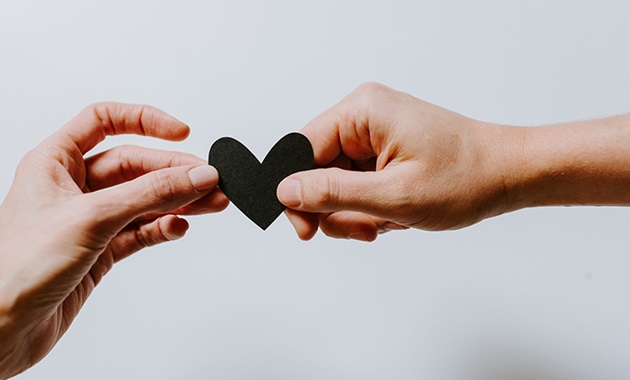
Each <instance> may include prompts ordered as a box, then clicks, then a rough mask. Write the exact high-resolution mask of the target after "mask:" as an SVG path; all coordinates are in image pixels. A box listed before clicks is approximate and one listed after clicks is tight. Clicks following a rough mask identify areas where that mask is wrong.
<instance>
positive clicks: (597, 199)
mask: <svg viewBox="0 0 630 380" xmlns="http://www.w3.org/2000/svg"><path fill="white" fill-rule="evenodd" d="M510 134H512V136H513V141H512V142H511V143H506V144H505V149H509V150H510V153H509V154H507V155H506V157H508V158H507V159H506V162H509V163H510V164H508V165H506V166H505V169H504V177H505V186H506V189H507V193H508V194H509V195H508V198H509V202H510V204H511V205H512V206H513V207H512V208H513V209H517V208H522V207H534V206H554V205H567V206H568V205H630V115H623V116H615V117H610V118H605V119H598V120H589V121H581V122H571V123H566V124H559V125H553V126H545V127H537V128H512V130H511V132H510Z"/></svg>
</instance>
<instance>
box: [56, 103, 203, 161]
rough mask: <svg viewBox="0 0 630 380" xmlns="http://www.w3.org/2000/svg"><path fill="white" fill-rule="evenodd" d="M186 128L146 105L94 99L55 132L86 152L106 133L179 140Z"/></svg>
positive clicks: (82, 151)
mask: <svg viewBox="0 0 630 380" xmlns="http://www.w3.org/2000/svg"><path fill="white" fill-rule="evenodd" d="M189 133H190V128H189V127H188V126H187V125H186V124H184V123H182V122H181V121H179V120H177V119H175V118H174V117H172V116H170V115H168V114H166V113H164V112H162V111H160V110H158V109H157V108H154V107H151V106H147V105H136V104H123V103H96V104H93V105H91V106H88V107H86V108H85V109H84V110H83V111H82V112H81V113H79V114H78V115H77V116H75V117H74V118H73V119H72V120H70V121H69V122H68V123H67V124H66V125H65V126H63V128H61V129H60V130H59V131H58V132H57V133H56V134H57V135H58V136H61V137H64V138H68V139H70V140H71V141H72V142H74V144H76V146H77V147H78V148H79V150H80V151H81V153H82V154H85V153H87V152H88V151H90V150H91V149H92V148H94V147H95V146H96V145H97V144H98V143H100V142H101V141H103V140H104V139H105V137H107V136H113V135H122V134H136V135H142V136H151V137H157V138H160V139H164V140H170V141H181V140H184V139H185V138H186V137H188V134H189Z"/></svg>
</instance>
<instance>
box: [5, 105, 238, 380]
mask: <svg viewBox="0 0 630 380" xmlns="http://www.w3.org/2000/svg"><path fill="white" fill-rule="evenodd" d="M123 133H135V134H144V135H147V136H153V137H158V138H162V139H166V140H173V141H178V140H183V139H184V138H186V137H187V136H188V133H189V128H188V127H187V126H186V125H184V124H183V123H181V122H179V121H177V120H175V119H173V118H172V117H170V116H168V115H166V114H164V113H162V112H160V111H158V110H156V109H154V108H151V107H145V106H131V105H122V104H97V105H94V106H92V107H89V108H87V109H86V110H85V111H83V112H82V113H81V114H79V115H78V116H77V117H76V118H74V119H73V120H72V121H70V122H69V123H68V124H67V125H66V126H65V127H63V128H62V129H61V130H59V131H58V132H57V133H56V134H54V135H53V136H51V137H49V138H48V139H46V140H45V141H44V142H43V143H41V144H40V145H39V146H38V147H37V148H35V149H34V150H33V151H31V152H30V153H28V154H27V155H26V156H25V157H24V159H23V160H22V161H21V163H20V165H19V167H18V169H17V173H16V176H15V181H14V183H13V185H12V187H11V190H10V192H9V194H8V196H7V197H6V199H5V201H4V203H3V204H2V207H0V379H5V378H7V377H9V376H13V375H15V374H17V373H20V372H22V371H24V370H25V369H27V368H28V367H30V366H32V365H34V364H35V363H37V362H38V361H39V360H40V359H42V358H43V357H44V356H45V355H46V354H47V353H48V351H50V349H51V348H52V347H53V346H54V345H55V344H56V343H57V341H58V340H59V339H60V338H61V336H62V335H63V334H64V332H65V331H66V330H67V329H68V327H69V326H70V324H71V323H72V321H73V319H74V317H75V316H76V315H77V313H78V312H79V310H80V309H81V307H82V306H83V304H84V303H85V301H86V300H87V298H88V296H89V295H90V293H91V292H92V290H93V289H94V287H95V286H96V285H97V284H98V283H99V282H100V281H101V279H102V278H103V276H104V275H105V273H107V271H109V270H110V269H111V268H112V266H113V265H114V263H115V262H117V261H119V260H122V259H123V258H125V257H127V256H129V255H131V254H132V253H134V252H136V251H138V250H140V249H142V248H144V247H146V246H150V245H154V244H158V243H162V242H166V241H169V240H175V239H178V238H180V237H182V236H183V235H184V234H185V233H186V230H187V228H188V224H187V222H186V221H185V220H184V219H181V218H179V217H178V216H177V215H186V214H198V213H206V212H215V211H220V210H222V209H224V208H225V207H226V206H227V204H228V200H227V198H226V197H225V195H223V194H222V193H221V192H220V191H218V190H214V189H215V186H216V185H217V182H218V176H217V172H216V170H215V169H214V168H212V167H211V166H208V165H206V163H205V160H203V159H200V158H198V157H195V156H192V155H189V154H183V153H175V152H166V151H156V150H150V149H144V148H140V147H134V146H123V147H119V148H114V149H111V150H108V151H105V152H103V153H101V154H97V155H95V156H92V157H89V158H86V159H84V155H85V154H86V153H87V152H88V151H90V150H91V149H92V148H93V147H94V146H95V145H96V144H98V143H99V142H100V141H101V140H103V139H104V138H105V137H106V136H108V135H116V134H123ZM116 185H119V186H116Z"/></svg>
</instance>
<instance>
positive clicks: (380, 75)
mask: <svg viewBox="0 0 630 380" xmlns="http://www.w3.org/2000/svg"><path fill="white" fill-rule="evenodd" d="M629 13H630V7H629V6H628V5H627V2H625V1H617V2H614V1H597V2H588V1H549V0H545V1H540V0H533V1H527V2H525V1H480V2H472V1H465V0H459V1H455V0H451V1H443V0H442V1H432V2H428V1H391V0H390V1H386V2H385V1H383V2H376V1H352V2H350V1H348V2H341V1H322V0H320V1H309V2H296V1H241V2H209V1H208V2H202V1H177V2H175V1H171V2H169V1H148V0H147V1H135V2H131V1H120V0H115V1H101V2H91V1H54V2H52V1H3V2H2V3H1V4H0V52H1V53H0V54H1V56H0V86H1V90H0V104H1V109H2V112H0V126H1V128H2V131H3V132H4V133H3V136H2V138H1V139H0V159H1V160H2V170H1V171H0V192H1V194H2V195H4V194H6V192H7V190H8V188H9V186H10V183H11V180H12V176H13V171H14V168H15V166H16V164H17V162H18V160H19V159H20V157H21V156H22V155H23V154H24V153H25V152H26V151H27V150H28V149H30V148H31V147H33V146H34V145H36V144H37V143H38V142H39V141H40V140H41V139H43V138H44V137H45V136H47V135H49V134H51V133H52V132H54V131H55V130H56V129H57V128H59V127H60V126H61V125H63V124H64V123H65V122H66V121H67V120H68V119H70V118H71V117H72V116H73V115H75V114H76V113H77V112H79V111H80V110H81V109H82V108H83V107H84V106H86V105H87V104H89V103H92V102H95V101H101V100H116V101H122V102H134V103H147V104H152V105H155V106H157V107H160V108H162V109H163V110H165V111H167V112H169V113H171V114H173V115H174V116H176V117H178V118H180V119H181V120H183V121H185V122H186V123H188V124H189V125H191V127H192V129H193V130H192V134H191V136H190V138H189V139H188V140H187V141H186V142H183V143H163V142H159V141H155V140H150V139H142V138H138V137H115V138H110V139H108V140H107V142H106V143H104V144H103V145H101V146H99V150H103V149H106V148H107V147H112V146H115V145H118V144H123V143H133V144H141V145H145V146H150V147H158V148H165V149H174V150H182V151H187V152H192V153H195V154H197V155H199V156H201V157H205V155H206V154H207V150H208V148H209V146H210V145H211V143H212V142H213V141H214V140H216V139H217V138H219V137H222V136H225V135H231V136H234V137H236V138H238V139H240V140H242V141H243V142H244V143H245V144H246V145H248V146H249V147H250V148H251V149H252V151H253V152H254V153H255V154H256V155H258V157H259V158H262V157H263V156H264V155H265V154H266V152H267V150H268V149H269V148H270V147H271V146H272V145H273V144H274V143H275V141H276V140H277V139H278V138H280V137H281V136H282V135H284V134H285V133H287V132H289V131H294V130H299V129H300V128H301V127H302V126H303V125H304V124H305V123H306V122H308V120H310V119H311V118H312V117H314V116H315V115H317V114H318V113H320V112H321V111H323V110H324V109H326V108H328V107H329V106H331V105H332V104H334V103H336V102H337V101H338V100H339V99H341V98H342V97H343V96H344V95H345V94H347V93H349V92H350V91H351V90H352V89H353V88H355V87H356V86H357V85H359V84H360V83H362V82H364V81H367V80H375V81H379V82H382V83H384V84H387V85H389V86H391V87H394V88H396V89H399V90H404V91H407V92H409V93H412V94H414V95H415V96H417V97H420V98H423V99H426V100H428V101H431V102H433V103H437V104H439V105H442V106H444V107H447V108H450V109H453V110H455V111H458V112H460V113H463V114H465V115H467V116H471V117H474V118H478V119H482V120H488V121H493V122H500V123H509V124H519V125H531V126H535V125H541V124H548V123H554V122H560V121H567V120H575V119H583V118H593V117H599V116H605V115H611V114H618V113H625V112H628V109H629V108H630V107H629V105H628V101H629V99H630V53H629V51H628V40H629V36H630V23H628V19H629V16H630V14H629ZM629 218H630V210H628V209H625V208H547V209H532V210H524V211H519V212H515V213H512V214H509V215H504V216H500V217H497V218H494V219H491V220H487V221H484V222H482V223H481V224H479V225H476V226H474V227H471V228H468V229H465V230H461V231H455V232H445V233H428V232H422V231H406V232H394V233H390V234H388V235H386V236H382V237H380V238H379V239H378V241H377V242H375V243H372V244H365V243H359V242H350V241H339V240H332V239H328V238H326V237H325V236H322V235H321V234H320V235H318V236H317V237H316V238H315V239H314V240H313V241H311V242H306V243H305V242H301V241H299V240H298V239H297V237H296V236H295V234H294V232H293V230H292V228H291V227H290V224H289V223H288V221H287V220H286V218H285V217H284V216H282V217H281V218H280V219H279V220H278V221H277V222H276V223H275V224H274V225H273V226H272V227H271V228H270V229H269V230H268V231H267V232H261V231H260V230H259V229H258V228H257V227H256V226H255V225H253V224H252V223H251V222H249V221H248V220H247V219H246V218H245V217H244V216H242V215H241V214H240V213H239V212H238V210H236V209H235V208H234V207H233V206H230V208H229V209H228V210H227V211H226V212H224V213H223V214H218V215H210V216H203V217H195V218H192V220H191V224H192V227H191V230H190V231H189V234H188V236H187V238H186V239H184V240H181V241H178V242H175V243H169V244H166V245H163V246H160V247H157V248H152V249H148V250H146V251H144V252H142V253H140V254H137V255H135V256H133V257H131V258H129V259H127V260H125V261H124V262H122V263H120V264H119V265H118V266H117V267H116V268H115V270H114V271H112V272H111V273H110V274H109V275H108V276H107V277H106V278H105V280H104V281H103V283H102V284H101V285H100V286H99V287H98V288H97V289H96V291H95V292H94V294H93V296H92V298H91V299H90V300H89V302H88V303H87V305H86V306H85V308H84V309H83V311H82V312H81V314H80V315H79V317H78V318H77V320H76V322H75V323H74V325H73V327H72V328H71V329H70V331H69V332H68V334H67V335H66V336H65V337H64V338H63V339H62V340H61V342H60V343H59V344H58V345H57V347H56V348H55V349H54V350H53V352H52V353H51V354H50V355H49V356H48V357H47V358H46V359H45V360H44V361H43V362H41V363H40V364H39V365H38V366H36V367H35V368H33V369H32V370H30V371H29V372H27V373H26V374H24V375H22V376H20V377H19V379H20V380H27V379H84V378H89V379H112V378H124V379H140V378H142V379H175V378H178V379H431V380H448V379H472V380H477V379H478V380H508V379H509V380H513V379H521V378H525V379H528V380H549V379H553V380H555V379H564V378H571V379H582V378H584V379H590V378H598V379H603V378H606V379H622V378H627V375H628V373H630V360H628V357H629V356H630V307H629V306H628V299H629V297H628V294H629V293H630V257H629V254H628V241H629V239H628V219H629ZM33 238H37V237H36V236H35V237H33Z"/></svg>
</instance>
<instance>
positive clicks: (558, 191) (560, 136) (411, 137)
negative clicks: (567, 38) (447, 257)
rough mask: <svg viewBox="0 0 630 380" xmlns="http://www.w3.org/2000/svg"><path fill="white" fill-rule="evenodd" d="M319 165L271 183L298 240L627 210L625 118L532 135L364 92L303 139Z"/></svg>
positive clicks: (629, 146)
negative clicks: (567, 209)
mask: <svg viewBox="0 0 630 380" xmlns="http://www.w3.org/2000/svg"><path fill="white" fill-rule="evenodd" d="M302 132H303V133H304V134H305V135H306V136H307V137H308V138H309V140H310V141H311V143H312V144H313V149H314V153H315V164H316V165H318V166H319V167H320V168H319V169H315V170H310V171H305V172H300V173H296V174H294V175H292V176H290V177H288V178H286V179H285V180H284V181H283V182H281V183H280V185H279V186H278V191H277V195H278V199H280V201H281V202H282V203H284V204H285V205H286V206H288V207H289V209H287V211H286V213H287V215H288V217H289V220H290V221H291V223H292V224H293V226H294V228H295V230H296V231H297V233H298V235H299V236H300V238H302V239H310V238H312V237H313V235H315V233H316V232H317V228H318V226H319V227H320V228H321V229H322V231H323V232H324V233H326V234H327V235H329V236H332V237H339V238H354V239H358V240H364V241H372V240H374V239H376V237H377V234H378V233H379V232H386V231H389V230H397V229H405V228H408V227H414V228H421V229H425V230H446V229H455V228H462V227H466V226H469V225H471V224H474V223H476V222H478V221H480V220H482V219H484V218H488V217H491V216H496V215H499V214H502V213H505V212H509V211H513V210H517V209H520V208H525V207H534V206H554V205H563V206H570V205H625V206H627V205H630V115H620V116H614V117H609V118H604V119H596V120H587V121H579V122H570V123H564V124H558V125H551V126H542V127H536V128H525V127H514V126H504V125H497V124H491V123H485V122H481V121H477V120H472V119H469V118H467V117H464V116H462V115H459V114H456V113H454V112H451V111H448V110H445V109H443V108H440V107H438V106H435V105H433V104H429V103H427V102H424V101H422V100H419V99H416V98H414V97H412V96H410V95H407V94H404V93H401V92H397V91H394V90H392V89H389V88H387V87H385V86H382V85H378V84H366V85H363V86H361V87H359V88H358V89H357V90H356V91H354V92H353V93H352V94H350V95H349V96H348V97H346V98H345V99H343V100H342V101H341V102H340V103H339V104H337V105H336V106H334V107H332V108H331V109H329V110H328V111H326V112H324V113H323V114H321V115H320V116H318V117H317V118H315V119H314V120H313V121H311V122H310V123H309V124H308V125H307V126H306V127H305V128H304V129H303V131H302Z"/></svg>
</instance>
